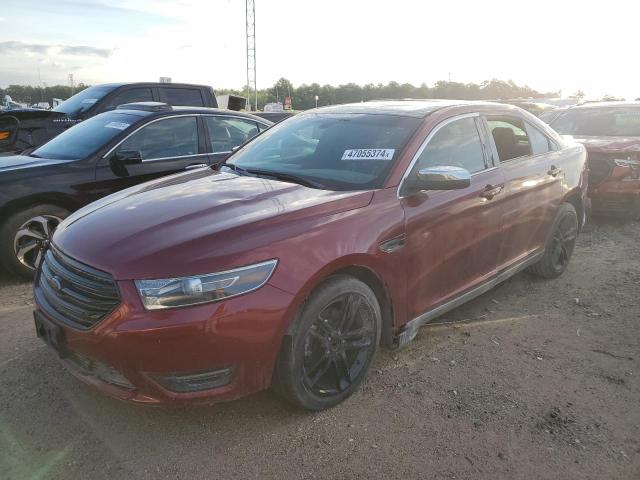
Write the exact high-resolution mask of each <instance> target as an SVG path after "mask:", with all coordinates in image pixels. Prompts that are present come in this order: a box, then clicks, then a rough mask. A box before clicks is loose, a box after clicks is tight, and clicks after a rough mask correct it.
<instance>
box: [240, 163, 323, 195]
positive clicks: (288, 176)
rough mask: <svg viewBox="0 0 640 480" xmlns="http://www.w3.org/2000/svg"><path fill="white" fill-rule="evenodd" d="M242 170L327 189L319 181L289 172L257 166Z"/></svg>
mask: <svg viewBox="0 0 640 480" xmlns="http://www.w3.org/2000/svg"><path fill="white" fill-rule="evenodd" d="M236 168H238V167H236ZM244 171H245V172H248V173H250V174H252V175H256V176H260V177H271V178H273V179H275V180H282V181H283V182H292V183H297V184H298V185H302V186H303V187H311V188H319V189H321V190H326V189H327V187H325V186H324V185H322V184H321V183H318V182H314V181H313V180H309V179H307V178H303V177H299V176H297V175H293V174H291V173H284V172H274V171H273V170H260V169H257V168H247V169H246V170H244Z"/></svg>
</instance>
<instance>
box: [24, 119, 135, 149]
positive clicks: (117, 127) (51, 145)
mask: <svg viewBox="0 0 640 480" xmlns="http://www.w3.org/2000/svg"><path fill="white" fill-rule="evenodd" d="M138 120H140V117H139V116H136V115H130V114H126V113H116V112H107V113H102V114H100V115H97V116H95V117H93V118H90V119H89V120H85V121H84V122H82V123H79V124H77V125H74V126H73V127H71V128H69V129H68V130H65V131H64V132H62V133H61V134H60V135H58V136H57V137H55V138H53V139H52V140H50V141H48V142H47V143H45V144H44V145H42V146H41V147H40V148H38V149H37V150H35V151H34V152H33V153H32V154H31V155H32V156H33V157H42V158H50V159H52V160H76V159H81V158H86V157H88V156H89V155H91V154H92V153H93V152H95V151H97V150H99V149H100V148H102V147H103V146H104V145H105V144H106V143H107V142H109V141H110V140H111V139H112V138H114V137H115V136H116V135H118V134H119V133H122V131H123V130H125V129H127V128H128V127H129V125H131V124H133V123H135V122H137V121H138Z"/></svg>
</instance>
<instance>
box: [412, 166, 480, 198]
mask: <svg viewBox="0 0 640 480" xmlns="http://www.w3.org/2000/svg"><path fill="white" fill-rule="evenodd" d="M469 185H471V173H469V171H468V170H466V169H464V168H461V167H452V166H438V167H428V168H423V169H421V170H420V171H419V172H418V174H417V175H416V177H414V178H408V179H407V188H408V189H409V191H410V192H411V193H414V192H416V191H419V190H459V189H462V188H467V187H468V186H469Z"/></svg>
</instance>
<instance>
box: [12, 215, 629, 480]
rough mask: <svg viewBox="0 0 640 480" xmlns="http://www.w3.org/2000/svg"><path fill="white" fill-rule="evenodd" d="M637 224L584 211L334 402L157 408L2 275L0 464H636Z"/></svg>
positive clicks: (41, 474)
mask: <svg viewBox="0 0 640 480" xmlns="http://www.w3.org/2000/svg"><path fill="white" fill-rule="evenodd" d="M639 296H640V224H639V223H627V224H622V223H612V222H607V223H596V224H594V223H592V224H590V225H589V226H588V227H587V229H586V231H585V232H584V233H583V235H582V236H581V237H580V240H579V243H578V245H577V247H576V251H575V254H574V257H573V260H572V263H571V265H570V267H569V270H568V271H567V272H566V274H565V275H564V276H563V277H561V278H560V279H557V280H554V281H541V280H537V279H535V278H532V277H530V276H528V275H526V274H520V275H518V276H516V277H514V278H513V279H511V280H509V281H507V282H506V283H504V284H502V285H501V286H499V287H498V288H496V289H495V290H493V291H491V292H489V293H487V294H485V295H483V296H482V297H480V298H478V299H476V300H475V301H473V302H471V303H469V304H467V305H465V306H463V307H462V308H459V309H457V310H455V311H454V312H452V313H450V314H448V315H447V316H446V317H445V318H443V319H440V321H441V322H442V321H447V322H455V323H451V324H446V325H436V326H431V327H425V328H423V329H422V330H421V332H420V334H419V335H418V337H417V338H416V340H415V341H414V342H413V343H412V344H410V345H409V346H408V347H406V348H404V349H402V350H396V351H382V352H381V354H379V355H378V357H377V358H376V360H375V362H374V365H373V368H372V371H371V372H370V374H369V376H368V379H367V380H366V382H365V384H364V386H363V388H362V389H361V390H360V391H359V392H358V393H357V394H356V395H354V396H353V397H352V398H351V399H349V400H348V401H347V402H346V403H344V404H342V405H340V406H338V407H336V408H334V409H332V410H330V411H326V412H322V413H317V414H309V413H301V412H296V411H291V409H290V408H288V407H287V406H285V405H283V404H282V403H280V402H279V401H278V400H277V399H276V398H275V397H274V396H273V395H272V394H271V393H269V392H264V393H261V394H258V395H254V396H252V397H249V398H246V399H243V400H240V401H237V402H233V403H229V404H224V405H217V406H213V407H198V408H191V409H185V410H173V411H167V410H163V409H159V408H150V407H138V406H133V405H129V404H124V403H121V402H119V401H116V400H112V399H110V398H107V397H104V396H102V395H101V394H100V393H97V392H95V391H93V390H92V389H90V388H89V387H86V386H84V385H82V384H80V383H79V382H77V381H76V380H75V379H74V378H73V377H71V376H70V375H69V374H68V373H66V372H65V371H64V369H63V368H62V367H61V366H60V365H59V364H58V362H57V360H56V357H55V355H54V354H53V353H52V352H50V351H49V350H48V349H47V348H46V347H44V346H43V344H42V342H40V341H39V340H38V339H36V337H35V331H34V328H33V321H32V318H31V309H32V298H31V292H30V286H29V285H27V284H16V283H15V282H13V283H12V281H11V280H10V279H8V278H6V277H2V278H0V478H6V479H23V478H34V479H35V478H37V479H45V478H59V479H74V478H91V479H103V478H104V479H120V478H127V479H132V478H135V479H137V478H149V479H156V478H184V479H200V478H225V479H226V478H238V479H247V478H261V479H264V478H278V479H285V478H321V479H327V478H423V479H427V478H434V479H439V478H443V479H453V478H455V479H464V478H469V479H471V478H473V479H496V478H504V479H527V480H529V479H538V478H540V479H562V480H567V479H598V480H602V479H639V478H640V327H639V321H640V302H639Z"/></svg>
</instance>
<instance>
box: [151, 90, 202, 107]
mask: <svg viewBox="0 0 640 480" xmlns="http://www.w3.org/2000/svg"><path fill="white" fill-rule="evenodd" d="M160 101H161V102H165V103H168V104H169V105H176V106H187V107H204V101H203V99H202V92H201V91H200V89H198V88H170V87H160Z"/></svg>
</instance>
